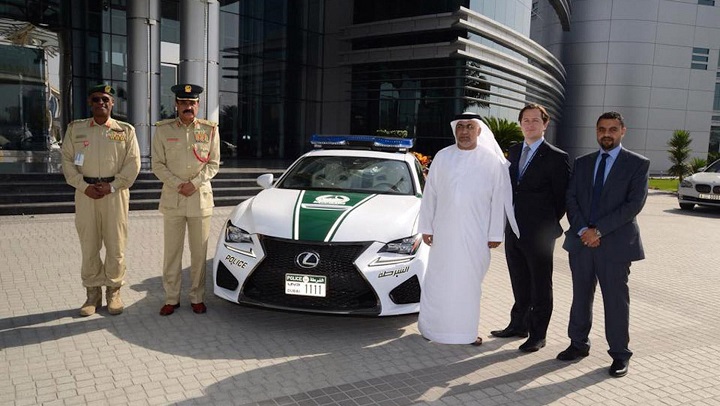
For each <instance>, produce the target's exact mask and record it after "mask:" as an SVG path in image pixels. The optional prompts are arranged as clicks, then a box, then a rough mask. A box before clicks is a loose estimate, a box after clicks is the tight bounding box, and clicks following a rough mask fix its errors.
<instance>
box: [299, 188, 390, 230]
mask: <svg viewBox="0 0 720 406" xmlns="http://www.w3.org/2000/svg"><path fill="white" fill-rule="evenodd" d="M375 196H376V195H374V194H367V193H350V192H347V193H346V192H342V193H329V192H327V191H312V190H306V191H303V192H302V193H301V194H300V196H299V198H298V200H297V202H296V203H295V210H294V215H293V239H295V240H303V241H330V239H331V238H332V237H333V236H334V235H335V232H336V231H337V229H338V227H339V226H340V224H341V223H342V222H343V220H345V218H347V216H348V214H350V212H351V211H352V210H354V209H355V208H356V207H359V206H360V205H362V204H363V203H365V202H366V201H368V200H370V199H372V198H373V197H375Z"/></svg>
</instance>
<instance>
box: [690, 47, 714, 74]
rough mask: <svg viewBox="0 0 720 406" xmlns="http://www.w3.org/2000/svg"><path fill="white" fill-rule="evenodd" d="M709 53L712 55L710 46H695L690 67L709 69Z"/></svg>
mask: <svg viewBox="0 0 720 406" xmlns="http://www.w3.org/2000/svg"><path fill="white" fill-rule="evenodd" d="M708 55H710V50H709V49H708V48H693V53H692V59H691V60H692V62H691V63H690V68H692V69H699V70H707V62H708ZM703 62H704V63H703Z"/></svg>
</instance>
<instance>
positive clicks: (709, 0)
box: [698, 0, 715, 6]
mask: <svg viewBox="0 0 720 406" xmlns="http://www.w3.org/2000/svg"><path fill="white" fill-rule="evenodd" d="M698 4H699V5H701V6H714V5H715V0H698Z"/></svg>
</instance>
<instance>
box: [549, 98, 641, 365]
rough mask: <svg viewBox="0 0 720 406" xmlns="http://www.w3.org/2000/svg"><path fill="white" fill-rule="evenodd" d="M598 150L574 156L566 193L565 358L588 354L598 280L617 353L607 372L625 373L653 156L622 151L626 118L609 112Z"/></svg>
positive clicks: (607, 331)
mask: <svg viewBox="0 0 720 406" xmlns="http://www.w3.org/2000/svg"><path fill="white" fill-rule="evenodd" d="M596 130H597V141H598V144H600V151H599V152H593V153H591V154H588V155H585V156H581V157H579V158H577V159H576V160H575V167H574V169H573V175H572V177H571V178H570V185H569V187H568V192H567V215H568V220H569V222H570V229H569V230H568V231H567V232H566V233H565V243H564V244H563V248H565V249H566V250H567V251H568V253H569V258H570V270H571V272H572V281H573V302H572V308H571V310H570V324H569V326H568V335H569V337H570V340H571V341H570V346H569V347H568V348H567V349H566V350H564V351H563V352H561V353H560V354H558V356H557V358H558V359H559V360H561V361H572V360H575V359H578V358H581V357H585V356H587V355H588V353H589V351H590V340H589V338H588V335H589V333H590V328H591V327H592V307H593V299H594V296H595V286H596V285H597V283H598V281H599V282H600V289H601V290H602V295H603V304H604V306H605V338H606V339H607V341H608V344H609V346H610V350H609V351H608V353H609V354H610V356H611V357H612V358H613V363H612V365H611V366H610V369H609V371H608V372H609V373H610V375H611V376H613V377H621V376H625V375H626V374H627V372H628V365H629V362H630V357H631V356H632V351H630V349H629V348H628V344H629V342H630V334H629V331H628V330H629V324H630V291H629V289H628V276H629V275H630V264H631V263H632V261H637V260H640V259H643V258H645V253H644V252H643V246H642V241H641V240H640V229H639V228H638V224H637V221H636V216H637V214H638V213H640V210H642V208H643V206H644V205H645V200H646V198H647V191H648V171H649V167H650V161H649V160H648V159H647V158H645V157H644V156H641V155H638V154H636V153H634V152H631V151H628V150H627V149H625V148H623V147H622V145H621V144H620V141H621V140H622V138H623V137H624V136H625V131H626V128H625V123H624V121H623V118H622V116H621V115H620V113H617V112H608V113H604V114H603V115H601V116H600V118H599V119H598V121H597V124H596Z"/></svg>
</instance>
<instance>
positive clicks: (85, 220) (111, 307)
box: [62, 85, 140, 316]
mask: <svg viewBox="0 0 720 406" xmlns="http://www.w3.org/2000/svg"><path fill="white" fill-rule="evenodd" d="M114 95H115V89H113V88H112V87H110V86H108V85H97V86H94V87H92V88H90V90H89V92H88V104H89V105H90V110H91V111H92V115H93V116H92V118H88V119H84V120H76V121H73V122H72V123H70V125H69V126H68V129H67V132H66V134H65V139H64V140H63V143H62V168H63V174H64V175H65V180H66V181H67V183H68V184H69V185H70V186H72V187H74V188H75V227H76V228H77V232H78V237H79V239H80V249H81V251H82V268H81V271H80V276H81V278H82V283H83V286H85V288H86V289H87V300H86V301H85V303H84V304H83V305H82V308H80V315H81V316H89V315H91V314H94V313H95V311H96V309H97V308H98V307H100V306H102V287H103V286H106V287H107V289H106V292H105V294H106V299H107V307H108V312H109V313H110V314H113V315H115V314H120V313H122V311H123V302H122V300H121V299H120V287H121V286H122V285H123V284H124V283H125V282H124V279H125V245H126V242H127V224H128V210H129V209H130V191H129V190H128V189H129V188H130V186H132V184H133V182H135V178H137V175H138V173H139V172H140V149H139V147H138V143H137V138H136V136H135V128H133V126H132V125H130V124H128V123H125V122H122V121H118V120H114V119H112V118H111V117H110V113H111V112H112V109H113V105H114V103H115V99H114ZM103 245H105V262H104V263H103V261H102V260H101V259H100V249H101V248H102V247H103Z"/></svg>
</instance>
